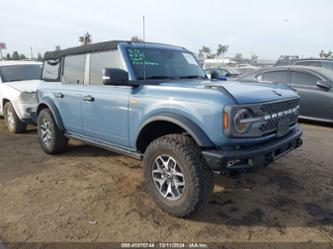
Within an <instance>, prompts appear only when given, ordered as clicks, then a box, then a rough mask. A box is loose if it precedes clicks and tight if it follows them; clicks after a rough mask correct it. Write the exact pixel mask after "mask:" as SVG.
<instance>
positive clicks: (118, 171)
mask: <svg viewBox="0 0 333 249" xmlns="http://www.w3.org/2000/svg"><path fill="white" fill-rule="evenodd" d="M303 127H304V129H305V134H304V145H303V147H302V148H300V149H298V150H297V151H295V152H293V153H291V154H289V155H288V156H286V157H285V158H283V159H280V160H279V161H277V162H275V163H274V164H273V165H272V166H271V167H268V168H263V169H260V170H257V171H255V172H251V173H249V174H242V175H237V176H233V177H230V176H220V175H217V176H216V177H215V180H216V185H215V190H214V193H213V195H212V196H211V198H210V201H209V203H208V205H207V206H206V207H205V208H204V209H202V210H201V211H200V212H199V213H197V214H195V215H194V216H192V217H190V218H188V219H180V218H175V217H173V216H170V215H168V214H166V213H164V212H163V211H160V210H159V209H158V208H157V207H156V206H155V204H154V203H153V202H152V200H151V199H150V198H149V197H148V195H147V194H146V191H145V187H144V184H143V176H142V170H141V162H139V161H136V160H132V159H129V158H126V157H124V156H120V155H117V154H113V153H111V152H108V151H105V150H102V149H98V148H94V147H91V146H87V145H84V144H81V143H78V142H71V144H70V148H69V151H68V152H67V153H65V154H63V155H60V156H50V155H46V154H45V153H44V152H43V151H42V150H41V149H40V146H39V144H38V142H37V137H36V130H35V128H34V127H30V129H29V130H28V131H27V132H26V133H24V134H21V135H13V134H10V133H9V132H7V130H6V129H5V126H4V120H3V119H0V203H1V204H0V240H1V241H7V242H9V241H11V242H14V241H20V242H24V241H29V242H32V241H34V242H36V241H43V242H51V241H118V242H122V241H177V242H179V241H184V242H185V241H201V242H219V241H220V242H222V241H237V242H244V241H261V242H272V241H295V242H296V241H297V242H300V241H333V128H332V127H325V126H318V125H313V124H311V125H309V124H303Z"/></svg>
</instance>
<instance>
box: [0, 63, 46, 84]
mask: <svg viewBox="0 0 333 249" xmlns="http://www.w3.org/2000/svg"><path fill="white" fill-rule="evenodd" d="M41 71H42V66H41V65H38V64H36V65H12V66H2V67H0V75H1V79H2V82H10V81H21V80H38V79H40V76H41Z"/></svg>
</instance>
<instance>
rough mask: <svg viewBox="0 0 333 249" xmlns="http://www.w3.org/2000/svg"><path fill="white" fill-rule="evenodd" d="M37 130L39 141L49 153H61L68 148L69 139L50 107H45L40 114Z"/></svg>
mask: <svg viewBox="0 0 333 249" xmlns="http://www.w3.org/2000/svg"><path fill="white" fill-rule="evenodd" d="M37 131H38V138H39V143H40V145H41V146H42V148H43V150H44V151H45V152H46V153H48V154H59V153H62V152H64V151H66V149H67V144H68V139H67V138H66V137H65V135H64V132H63V131H61V130H60V129H59V127H58V126H57V123H56V122H55V120H54V118H53V115H52V113H51V111H50V110H49V109H43V110H41V111H40V113H39V114H38V118H37Z"/></svg>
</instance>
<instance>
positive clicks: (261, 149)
mask: <svg viewBox="0 0 333 249" xmlns="http://www.w3.org/2000/svg"><path fill="white" fill-rule="evenodd" d="M302 134H303V130H302V128H301V127H299V126H296V127H295V128H294V129H293V130H292V131H290V132H289V133H288V134H287V135H285V136H284V137H280V138H275V139H273V140H271V141H269V142H265V143H261V144H258V145H253V146H250V147H245V146H241V147H239V148H238V149H226V150H205V151H203V152H202V154H203V156H204V158H205V159H206V161H207V163H208V165H209V166H210V167H211V168H212V169H213V170H216V171H227V170H234V169H247V168H253V167H260V166H267V165H268V164H270V163H271V162H272V161H274V160H276V159H278V158H280V157H282V156H284V155H286V154H288V153H289V152H290V151H292V150H294V149H296V148H298V147H300V146H301V145H302V139H301V136H302Z"/></svg>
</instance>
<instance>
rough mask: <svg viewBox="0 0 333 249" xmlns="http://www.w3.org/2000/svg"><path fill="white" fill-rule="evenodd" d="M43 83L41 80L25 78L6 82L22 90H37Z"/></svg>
mask: <svg viewBox="0 0 333 249" xmlns="http://www.w3.org/2000/svg"><path fill="white" fill-rule="evenodd" d="M41 83H42V81H41V80H23V81H13V82H7V83H5V84H6V85H7V86H10V87H12V88H14V89H16V90H18V91H20V92H36V91H37V89H38V87H39V85H40V84H41Z"/></svg>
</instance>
